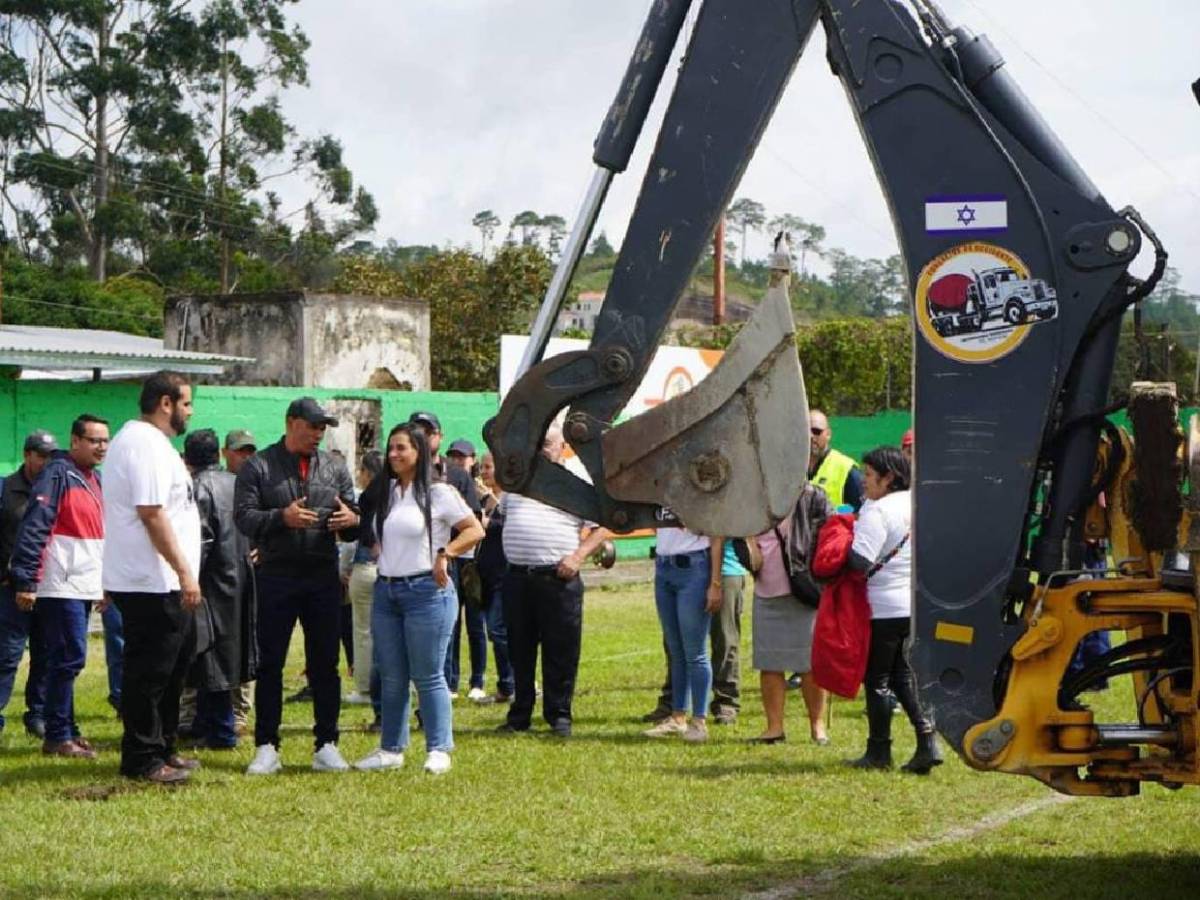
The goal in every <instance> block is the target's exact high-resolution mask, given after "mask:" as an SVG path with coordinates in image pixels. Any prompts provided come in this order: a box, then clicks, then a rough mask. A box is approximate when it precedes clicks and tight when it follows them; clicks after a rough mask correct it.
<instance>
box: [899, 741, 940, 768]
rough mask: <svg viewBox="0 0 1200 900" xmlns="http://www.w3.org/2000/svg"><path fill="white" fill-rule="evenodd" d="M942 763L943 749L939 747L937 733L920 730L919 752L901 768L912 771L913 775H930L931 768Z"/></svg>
mask: <svg viewBox="0 0 1200 900" xmlns="http://www.w3.org/2000/svg"><path fill="white" fill-rule="evenodd" d="M941 764H942V751H941V750H939V749H938V743H937V733H936V732H934V731H918V732H917V752H916V753H914V754H913V757H912V759H910V760H909V761H908V762H906V763H905V764H904V765H902V766H901V767H900V769H901V770H902V771H904V772H911V773H912V774H913V775H928V774H929V771H930V769H932V768H933V767H934V766H940V765H941Z"/></svg>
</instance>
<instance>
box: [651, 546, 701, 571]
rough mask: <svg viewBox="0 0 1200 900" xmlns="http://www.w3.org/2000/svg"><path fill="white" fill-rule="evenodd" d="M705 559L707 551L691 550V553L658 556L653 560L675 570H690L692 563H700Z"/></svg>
mask: <svg viewBox="0 0 1200 900" xmlns="http://www.w3.org/2000/svg"><path fill="white" fill-rule="evenodd" d="M707 557H708V551H707V550H693V551H692V552H691V553H676V554H674V555H673V556H659V557H655V558H656V559H658V560H659V561H661V562H664V563H667V564H668V565H672V566H674V567H675V568H677V569H690V568H691V567H692V563H693V562H696V563H700V562H701V561H702V560H703V559H705V558H707Z"/></svg>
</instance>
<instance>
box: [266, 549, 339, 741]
mask: <svg viewBox="0 0 1200 900" xmlns="http://www.w3.org/2000/svg"><path fill="white" fill-rule="evenodd" d="M257 585H258V654H259V655H258V683H257V685H256V686H255V688H254V743H255V744H256V745H261V744H274V745H275V746H276V747H278V746H279V723H280V720H281V719H282V718H283V667H284V664H285V663H286V662H287V652H288V644H290V643H291V641H292V632H293V631H295V630H296V622H297V621H299V622H300V628H301V630H302V631H303V632H304V669H305V672H306V673H307V674H308V685H309V687H310V688H312V695H313V719H314V724H313V739H314V746H315V747H316V748H317V749H320V748H321V745H322V744H329V743H334V744H336V743H337V739H338V715H339V714H340V713H341V705H342V679H341V678H340V677H339V676H338V655H339V652H340V650H341V646H340V639H341V616H342V583H341V582H340V581H339V580H338V576H337V571H336V570H332V569H331V570H330V572H329V573H328V576H326V575H324V574H322V575H315V576H309V577H306V578H288V577H285V576H281V575H263V574H259V575H258V577H257Z"/></svg>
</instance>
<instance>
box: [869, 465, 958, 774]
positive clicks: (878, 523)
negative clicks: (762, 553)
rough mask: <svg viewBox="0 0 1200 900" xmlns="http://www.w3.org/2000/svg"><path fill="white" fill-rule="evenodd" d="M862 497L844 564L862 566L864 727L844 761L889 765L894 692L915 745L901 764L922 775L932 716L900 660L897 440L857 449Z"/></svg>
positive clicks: (906, 508) (902, 517)
mask: <svg viewBox="0 0 1200 900" xmlns="http://www.w3.org/2000/svg"><path fill="white" fill-rule="evenodd" d="M863 475H864V478H863V481H864V485H863V493H864V494H865V495H866V497H867V501H866V502H865V503H864V504H863V506H862V509H861V510H860V511H859V514H858V520H857V522H855V525H854V544H853V546H852V547H851V548H850V565H851V566H853V567H854V568H856V569H859V570H861V571H863V572H866V573H867V600H868V602H869V603H870V604H871V648H870V652H869V654H868V656H867V674H866V678H865V688H866V693H867V722H868V727H869V729H870V734H869V737H868V738H867V752H866V753H864V754H863V755H862V757H861V758H859V759H856V760H854V761H853V762H851V763H850V765H852V766H855V767H857V768H860V769H889V768H891V766H892V704H891V698H890V697H889V692H890V693H891V694H895V696H896V699H897V700H899V701H900V705H901V706H902V707H904V712H905V713H906V714H907V715H908V720H909V721H910V722H911V723H912V726H913V729H914V730H915V731H916V733H917V752H916V753H914V754H913V758H912V759H910V760H909V761H908V762H907V763H905V764H904V765H903V766H901V768H902V769H903V770H904V771H906V772H913V773H915V774H918V775H928V774H929V770H930V769H932V768H933V767H934V766H936V765H940V764H941V762H942V756H941V753H940V751H939V750H938V746H937V736H936V735H935V734H934V730H933V721H932V719H930V718H929V717H928V716H927V715H926V714H925V712H924V710H922V708H921V703H920V699H919V698H918V697H917V683H916V677H915V676H914V675H913V670H912V666H911V665H910V664H909V661H908V633H909V624H910V621H911V615H912V544H911V542H910V541H909V531H910V529H911V527H912V497H911V494H910V492H909V479H910V469H909V462H908V459H907V458H906V457H905V456H904V455H903V454H902V453H901V452H900V450H899V448H897V447H877V448H876V449H874V450H872V451H871V452H870V453H868V454H867V455H866V456H864V457H863Z"/></svg>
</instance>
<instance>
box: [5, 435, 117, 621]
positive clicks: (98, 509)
mask: <svg viewBox="0 0 1200 900" xmlns="http://www.w3.org/2000/svg"><path fill="white" fill-rule="evenodd" d="M103 556H104V500H103V494H102V493H101V490H100V475H99V473H97V472H96V471H95V470H94V469H92V470H84V469H81V468H79V466H77V465H75V461H74V460H72V459H71V457H70V455H69V454H67V453H65V452H63V451H61V450H60V451H58V452H57V453H55V455H54V458H53V459H51V461H50V462H49V463H48V464H47V465H46V468H45V469H43V470H42V474H41V475H39V476H38V479H37V481H35V482H34V483H33V492H32V496H31V497H30V498H29V506H28V508H26V510H25V517H24V518H23V519H22V520H21V525H20V527H19V528H18V529H17V538H16V544H15V546H14V547H13V554H12V561H11V562H10V563H9V570H10V571H11V572H12V582H13V586H14V589H15V590H17V591H19V592H29V593H32V592H34V591H36V592H37V595H38V596H39V597H66V598H71V599H75V600H99V599H100V598H101V597H103V596H104V590H103V589H102V588H101V586H100V564H101V560H102V559H103Z"/></svg>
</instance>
